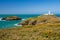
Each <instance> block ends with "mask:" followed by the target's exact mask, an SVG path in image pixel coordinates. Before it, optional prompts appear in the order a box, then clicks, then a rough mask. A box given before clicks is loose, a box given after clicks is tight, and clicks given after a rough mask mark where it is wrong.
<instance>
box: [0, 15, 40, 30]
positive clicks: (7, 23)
mask: <svg viewBox="0 0 60 40" xmlns="http://www.w3.org/2000/svg"><path fill="white" fill-rule="evenodd" d="M39 15H40V14H0V29H3V28H12V27H15V26H16V25H15V24H18V23H20V22H21V21H23V20H26V19H27V18H30V17H36V16H39ZM8 16H18V17H19V18H22V20H12V21H6V20H1V18H4V17H8Z"/></svg>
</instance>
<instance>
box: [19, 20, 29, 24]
mask: <svg viewBox="0 0 60 40" xmlns="http://www.w3.org/2000/svg"><path fill="white" fill-rule="evenodd" d="M28 24H29V20H25V21H23V22H21V23H19V24H18V25H28Z"/></svg>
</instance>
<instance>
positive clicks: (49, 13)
mask: <svg viewBox="0 0 60 40" xmlns="http://www.w3.org/2000/svg"><path fill="white" fill-rule="evenodd" d="M44 15H54V14H53V13H51V11H50V10H49V12H48V13H46V14H44Z"/></svg>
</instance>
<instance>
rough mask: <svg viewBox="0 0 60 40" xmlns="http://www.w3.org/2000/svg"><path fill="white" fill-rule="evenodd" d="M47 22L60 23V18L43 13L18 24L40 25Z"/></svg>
mask: <svg viewBox="0 0 60 40" xmlns="http://www.w3.org/2000/svg"><path fill="white" fill-rule="evenodd" d="M45 23H60V18H58V17H57V16H55V15H41V16H38V17H36V18H30V19H27V20H24V21H22V22H20V23H19V24H18V25H38V24H45Z"/></svg>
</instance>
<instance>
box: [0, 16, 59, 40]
mask: <svg viewBox="0 0 60 40" xmlns="http://www.w3.org/2000/svg"><path fill="white" fill-rule="evenodd" d="M35 19H37V20H38V21H39V20H43V19H44V18H42V17H41V18H40V17H39V18H30V19H29V20H31V21H32V20H35ZM52 21H53V20H52ZM52 21H51V22H52ZM0 40H60V23H50V22H49V23H43V24H36V25H25V26H23V27H19V28H11V29H2V30H0Z"/></svg>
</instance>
